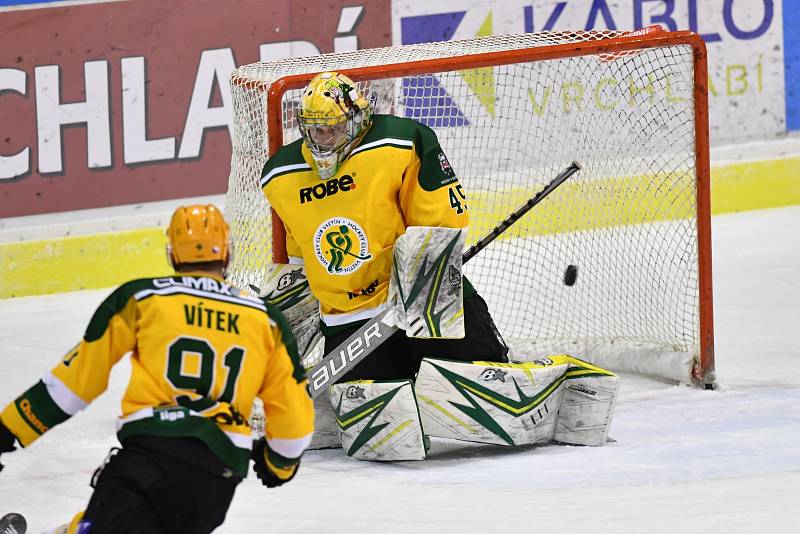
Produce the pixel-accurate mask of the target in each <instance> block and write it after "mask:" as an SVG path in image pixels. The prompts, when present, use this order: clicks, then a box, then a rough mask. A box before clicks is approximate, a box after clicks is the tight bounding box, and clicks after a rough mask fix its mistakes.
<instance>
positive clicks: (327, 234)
mask: <svg viewBox="0 0 800 534" xmlns="http://www.w3.org/2000/svg"><path fill="white" fill-rule="evenodd" d="M314 252H315V253H316V256H317V261H319V262H320V263H321V264H322V266H323V267H325V268H326V269H327V270H328V272H329V273H331V274H339V275H346V274H350V273H352V272H355V271H357V270H358V269H359V267H361V265H362V264H363V263H364V262H365V261H369V260H371V259H372V254H370V253H369V242H368V241H367V235H366V234H365V233H364V230H362V229H361V227H360V226H359V225H358V224H356V222H355V221H353V220H351V219H347V218H345V217H334V218H332V219H328V220H327V221H325V222H324V223H322V224H321V225H320V226H319V228H317V230H316V231H315V232H314Z"/></svg>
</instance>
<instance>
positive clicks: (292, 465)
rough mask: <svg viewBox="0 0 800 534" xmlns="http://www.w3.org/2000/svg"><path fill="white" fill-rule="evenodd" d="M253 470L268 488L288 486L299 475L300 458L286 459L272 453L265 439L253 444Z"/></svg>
mask: <svg viewBox="0 0 800 534" xmlns="http://www.w3.org/2000/svg"><path fill="white" fill-rule="evenodd" d="M252 457H253V470H254V471H255V472H256V476H257V477H258V479H259V480H260V481H261V483H262V484H264V485H265V486H266V487H268V488H275V487H277V486H281V485H283V484H286V483H287V482H289V481H290V480H292V479H293V478H294V476H295V475H296V474H297V469H298V468H299V467H300V458H293V459H290V458H284V457H282V456H280V455H279V454H277V453H276V452H274V451H272V450H271V449H270V448H269V446H268V445H267V441H266V440H265V439H264V438H261V439H259V440H258V441H256V442H255V443H254V444H253V454H252Z"/></svg>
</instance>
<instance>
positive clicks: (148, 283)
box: [0, 274, 314, 477]
mask: <svg viewBox="0 0 800 534" xmlns="http://www.w3.org/2000/svg"><path fill="white" fill-rule="evenodd" d="M128 352H131V375H130V380H129V382H128V386H127V389H126V390H125V394H124V396H123V398H122V407H121V409H122V414H121V416H120V418H119V420H118V423H117V429H118V436H119V438H120V440H124V439H125V438H126V437H127V436H131V435H153V436H166V437H193V438H196V439H199V440H201V441H203V442H204V443H205V444H206V445H207V446H208V447H209V449H211V451H212V452H213V453H214V454H216V455H217V456H218V457H219V458H220V460H221V461H222V462H223V463H224V464H225V465H226V466H227V467H229V468H230V469H232V470H233V471H234V472H235V473H237V474H238V475H239V476H242V477H244V476H245V475H246V473H247V465H248V461H249V457H250V449H251V448H252V439H251V436H250V427H249V426H248V418H249V415H250V411H251V408H252V405H253V400H254V399H255V398H256V397H258V398H260V399H261V400H262V401H263V403H264V414H265V417H266V420H267V421H268V424H267V427H266V437H267V441H268V443H269V445H270V449H271V450H272V451H274V452H276V453H278V454H279V455H280V456H282V457H284V458H288V459H292V458H299V457H300V456H301V454H302V452H303V450H305V448H306V447H307V446H308V444H309V443H310V440H311V434H312V432H313V419H314V414H313V405H312V402H311V398H310V396H309V394H308V390H307V381H306V378H305V372H304V370H303V368H302V366H301V365H300V361H299V357H298V355H297V348H296V344H295V341H294V337H293V336H292V334H291V330H290V329H289V327H288V325H287V324H285V321H284V319H283V316H282V315H281V313H280V311H278V310H277V309H275V308H274V307H272V306H271V305H269V304H267V303H266V302H265V301H263V300H261V299H259V298H257V297H254V296H251V295H248V294H245V293H243V292H240V291H239V290H238V289H236V288H233V287H231V286H230V285H228V284H226V283H225V282H224V281H223V279H222V278H217V277H215V276H209V275H206V274H185V275H177V276H170V277H164V278H146V279H140V280H134V281H131V282H128V283H126V284H123V285H122V286H120V287H119V288H118V289H116V290H115V291H114V292H113V293H112V294H111V295H110V296H109V297H108V298H106V300H105V301H104V302H103V303H102V304H101V305H100V306H99V307H98V309H97V311H96V312H95V313H94V316H93V317H92V319H91V321H90V323H89V325H88V327H87V329H86V333H85V335H84V337H83V339H82V340H81V342H80V343H79V344H78V345H77V346H76V347H75V348H73V349H72V350H70V351H69V352H68V353H67V354H66V355H65V356H64V357H63V358H62V359H61V361H60V362H59V363H58V365H56V366H55V367H54V368H53V369H52V370H51V371H50V372H49V373H47V374H46V375H45V376H44V377H43V378H42V379H41V380H40V381H39V382H38V383H37V384H36V385H34V386H33V387H31V388H30V389H28V390H27V391H25V392H24V393H23V394H22V395H20V396H19V397H18V398H17V399H16V400H14V401H13V402H12V403H10V404H9V405H8V406H7V407H6V408H5V409H4V410H3V412H2V414H0V418H2V421H3V423H4V424H5V425H6V426H7V427H8V428H9V429H10V430H11V432H12V433H13V434H14V435H15V436H16V437H17V439H18V440H19V442H20V443H21V444H22V445H23V446H27V445H29V444H30V443H31V442H33V441H34V440H36V439H37V438H38V437H39V436H40V435H42V434H44V433H45V432H47V431H48V430H49V429H51V428H52V427H53V426H55V425H57V424H59V423H61V422H63V421H65V420H67V419H68V418H69V417H71V416H72V415H74V414H75V413H77V412H78V411H79V410H81V409H83V408H84V407H86V406H87V405H88V404H89V403H90V402H91V401H92V400H94V399H95V398H96V397H97V396H98V395H100V394H101V393H102V392H103V391H105V390H106V388H107V386H108V377H109V374H110V372H111V368H112V367H113V366H114V365H115V364H116V363H117V362H118V361H119V360H120V359H121V358H122V357H123V356H124V355H125V354H126V353H128Z"/></svg>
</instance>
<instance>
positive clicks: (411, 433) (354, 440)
mask: <svg viewBox="0 0 800 534" xmlns="http://www.w3.org/2000/svg"><path fill="white" fill-rule="evenodd" d="M330 394H331V403H332V404H333V411H334V414H335V416H336V421H337V423H338V427H339V432H340V437H341V443H342V448H343V449H344V450H345V453H346V454H347V456H349V457H351V458H357V459H359V460H373V461H396V460H423V459H424V458H425V453H426V450H425V439H424V437H423V435H422V423H421V422H420V416H419V409H418V408H417V401H416V398H415V397H414V389H413V387H412V385H411V381H410V380H393V381H386V382H373V381H370V380H356V381H352V382H343V383H341V384H334V385H333V386H331V388H330Z"/></svg>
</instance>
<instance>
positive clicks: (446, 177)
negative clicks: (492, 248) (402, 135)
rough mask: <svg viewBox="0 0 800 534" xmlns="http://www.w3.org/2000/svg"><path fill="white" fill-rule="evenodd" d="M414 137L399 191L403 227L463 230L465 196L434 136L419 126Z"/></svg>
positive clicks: (426, 128)
mask: <svg viewBox="0 0 800 534" xmlns="http://www.w3.org/2000/svg"><path fill="white" fill-rule="evenodd" d="M415 137H416V138H415V140H414V150H413V151H412V154H411V160H410V162H409V164H408V166H407V167H406V170H405V173H404V175H403V184H402V186H401V188H400V209H401V210H402V212H403V217H404V219H405V223H406V226H441V227H446V228H463V227H466V226H467V225H468V224H469V213H468V211H467V199H466V193H465V192H464V189H463V187H462V186H461V184H460V183H459V181H458V177H457V176H456V173H455V171H454V170H453V168H452V167H451V166H450V162H449V161H448V160H447V156H445V154H444V151H443V150H442V147H441V146H439V141H438V139H437V138H436V134H435V133H434V132H433V130H431V129H430V128H428V127H426V126H422V125H420V127H419V128H418V130H417V132H416V136H415Z"/></svg>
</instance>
